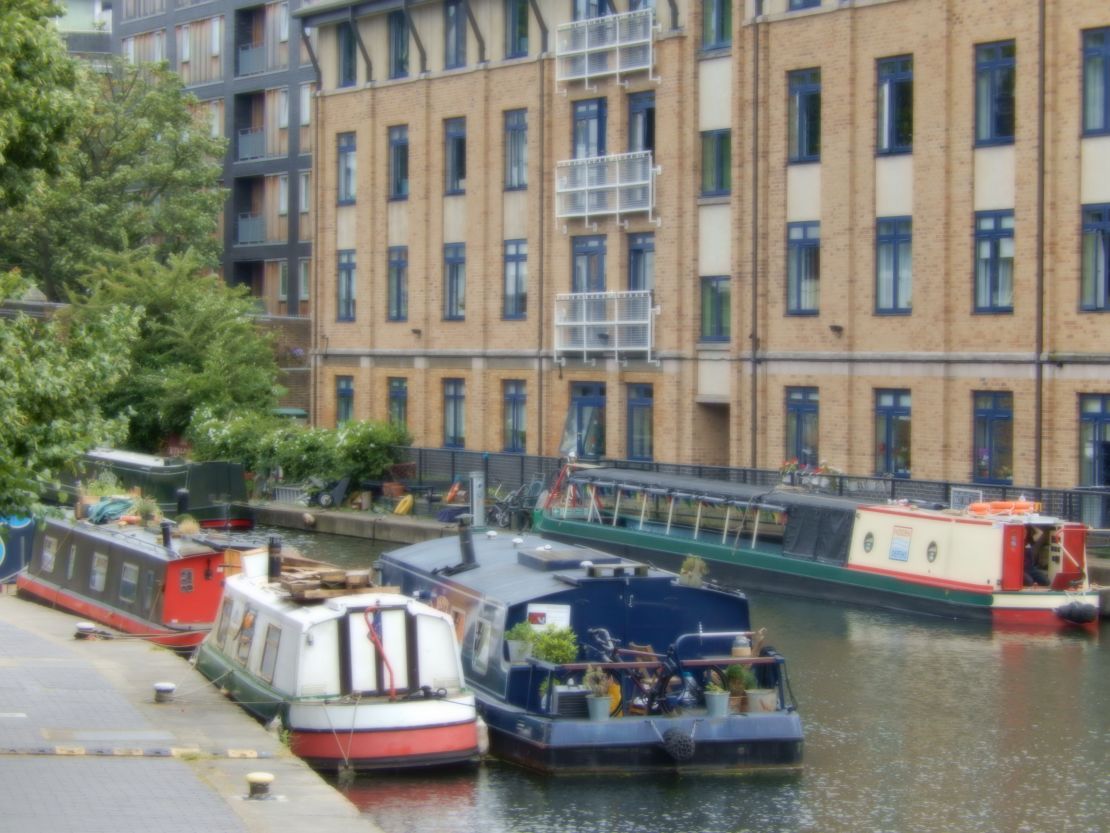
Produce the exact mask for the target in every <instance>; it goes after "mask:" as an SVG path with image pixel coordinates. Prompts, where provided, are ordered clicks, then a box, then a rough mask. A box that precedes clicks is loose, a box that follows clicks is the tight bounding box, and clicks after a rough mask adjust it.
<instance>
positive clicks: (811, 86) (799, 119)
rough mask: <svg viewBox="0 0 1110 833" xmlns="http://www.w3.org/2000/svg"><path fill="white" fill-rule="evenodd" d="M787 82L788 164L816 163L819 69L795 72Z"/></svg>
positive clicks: (819, 149) (819, 104)
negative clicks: (788, 97)
mask: <svg viewBox="0 0 1110 833" xmlns="http://www.w3.org/2000/svg"><path fill="white" fill-rule="evenodd" d="M787 79H788V83H789V87H790V113H789V124H788V125H787V128H788V135H787V141H788V142H789V151H788V152H789V161H790V162H816V161H817V160H819V159H820V158H821V70H819V69H799V70H795V71H794V72H790V73H787Z"/></svg>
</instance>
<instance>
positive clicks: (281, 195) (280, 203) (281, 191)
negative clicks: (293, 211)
mask: <svg viewBox="0 0 1110 833" xmlns="http://www.w3.org/2000/svg"><path fill="white" fill-rule="evenodd" d="M277 213H278V216H279V217H285V216H287V215H288V214H289V174H278V198H277Z"/></svg>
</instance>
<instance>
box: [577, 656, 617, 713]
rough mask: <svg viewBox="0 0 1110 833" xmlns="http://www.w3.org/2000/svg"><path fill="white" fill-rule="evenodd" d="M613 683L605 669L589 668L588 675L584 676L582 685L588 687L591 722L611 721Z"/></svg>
mask: <svg viewBox="0 0 1110 833" xmlns="http://www.w3.org/2000/svg"><path fill="white" fill-rule="evenodd" d="M611 682H612V680H610V678H609V675H608V674H606V673H605V669H603V668H599V667H598V666H596V665H590V666H587V668H586V673H585V674H584V675H583V676H582V685H584V686H585V687H586V709H587V710H588V711H589V714H590V720H608V719H609V712H610V710H611V698H610V696H609V685H610V683H611Z"/></svg>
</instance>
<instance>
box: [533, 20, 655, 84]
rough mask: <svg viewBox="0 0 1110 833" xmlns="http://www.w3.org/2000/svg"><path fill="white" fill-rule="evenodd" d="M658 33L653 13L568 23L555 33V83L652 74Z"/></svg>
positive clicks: (587, 81)
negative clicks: (655, 35)
mask: <svg viewBox="0 0 1110 833" xmlns="http://www.w3.org/2000/svg"><path fill="white" fill-rule="evenodd" d="M654 31H655V12H654V10H652V9H641V10H640V11H635V12H623V13H622V14H610V15H605V16H604V17H593V18H589V19H588V20H576V21H574V22H573V23H564V24H563V25H562V26H560V27H559V28H558V29H557V30H556V32H555V83H557V84H561V83H567V82H570V81H585V82H586V83H587V84H588V83H589V82H590V81H591V80H593V79H596V78H603V77H606V76H610V75H615V76H618V77H619V76H621V75H628V74H629V73H633V72H642V71H645V70H646V71H647V72H651V68H652V60H653V58H652V38H653V35H654Z"/></svg>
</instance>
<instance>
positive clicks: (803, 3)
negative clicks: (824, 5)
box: [786, 0, 821, 12]
mask: <svg viewBox="0 0 1110 833" xmlns="http://www.w3.org/2000/svg"><path fill="white" fill-rule="evenodd" d="M820 5H821V0H790V3H789V4H788V5H787V7H786V10H787V11H791V12H797V11H801V10H802V9H815V8H817V7H818V6H820Z"/></svg>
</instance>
